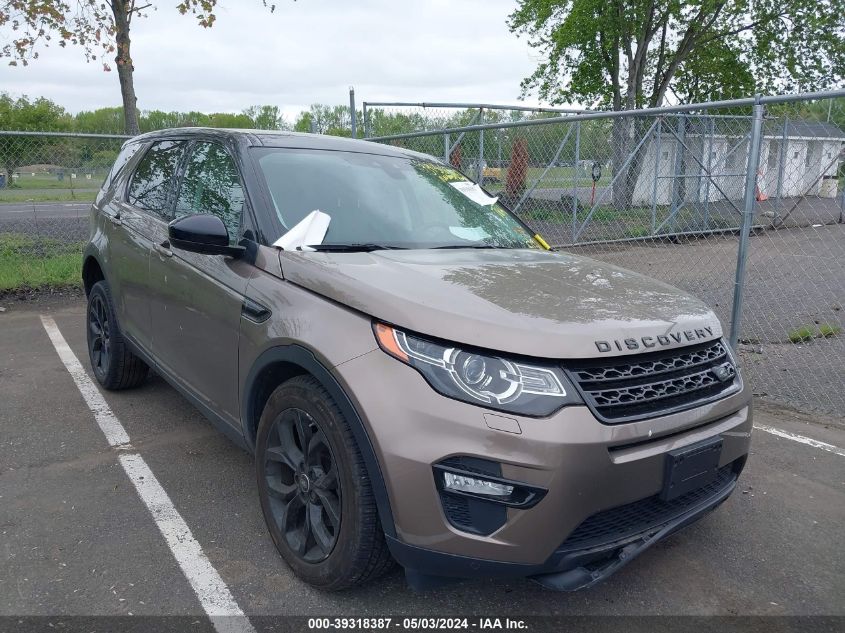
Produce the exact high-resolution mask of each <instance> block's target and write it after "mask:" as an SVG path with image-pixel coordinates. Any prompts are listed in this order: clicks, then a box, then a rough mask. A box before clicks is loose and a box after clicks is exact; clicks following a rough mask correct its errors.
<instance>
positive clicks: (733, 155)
mask: <svg viewBox="0 0 845 633" xmlns="http://www.w3.org/2000/svg"><path fill="white" fill-rule="evenodd" d="M707 118H708V117H696V118H695V122H694V124H693V125H691V126H690V127H691V128H692V129H693V130H694V131H692V132H690V131H685V132H686V133H685V134H684V136H683V139H684V145H686V147H687V148H688V151H687V153H686V156H685V157H684V158H685V160H684V161H683V164H681V163H680V156H678V154H677V153H678V150H679V148H681V147H682V145H681V144H680V142H679V141H678V139H677V138H676V137H675V136H674V135H673V134H671V133H666V132H662V133H661V134H660V135H659V137H658V135H657V134H653V139H652V140H651V141H650V142H649V143H648V146H647V148H646V153H645V156H644V158H643V165H642V169H641V171H640V175H639V178H638V179H637V185H636V187H635V189H634V204H637V205H651V204H653V203H654V202H656V204H659V205H669V204H671V201H672V199H673V197H675V196H677V195H680V194H679V192H680V191H683V192H684V199H685V200H686V201H688V202H704V201H705V200H708V201H711V202H712V201H716V200H724V199H728V200H741V199H742V198H743V196H744V192H745V175H746V171H747V165H748V145H749V140H748V134H747V132H746V134H742V133H741V131H744V130H748V129H750V127H751V125H750V120H748V119H729V120H728V122H719V121H718V119H717V122H716V124H715V125H707V124H706V123H705V122H704V121H703V120H705V119H707ZM739 121H743V123H742V124H738V122H739ZM744 121H747V123H745V122H744ZM673 127H674V126H673ZM708 127H709V128H710V133H707V131H706V130H707V128H708ZM843 150H845V132H843V131H842V130H841V129H840V128H839V127H837V126H836V125H833V124H832V123H824V122H815V121H805V120H800V119H799V120H786V121H784V120H783V119H780V120H772V121H767V122H766V123H765V126H764V129H763V140H762V144H761V147H760V164H759V168H758V174H759V179H758V182H759V190H760V193H762V194H764V195H766V196H768V197H770V198H774V197H782V198H789V197H800V196H822V197H829V198H833V197H835V196H836V194H837V180H836V174H837V172H838V169H839V165H840V163H841V161H842V160H843V158H845V156H843ZM707 172H709V173H710V174H711V175H712V178H708V177H707V175H706V174H707ZM681 183H683V185H681Z"/></svg>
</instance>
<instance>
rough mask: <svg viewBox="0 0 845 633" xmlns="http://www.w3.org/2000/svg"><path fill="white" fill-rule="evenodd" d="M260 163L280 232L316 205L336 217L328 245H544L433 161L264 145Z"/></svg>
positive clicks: (500, 208) (461, 178)
mask: <svg viewBox="0 0 845 633" xmlns="http://www.w3.org/2000/svg"><path fill="white" fill-rule="evenodd" d="M256 151H257V152H258V155H259V158H258V164H259V167H260V171H261V173H262V175H263V176H264V180H265V182H266V185H267V187H268V189H269V191H270V197H271V199H272V201H273V205H274V206H275V212H276V219H277V220H278V224H279V225H280V226H279V235H277V236H276V237H280V236H281V235H282V234H284V233H285V232H286V231H288V230H290V229H291V228H292V227H294V226H295V225H296V224H297V223H299V222H300V221H301V220H302V219H303V218H305V216H307V215H308V214H309V213H311V212H312V211H314V210H319V211H322V212H323V213H327V214H328V215H329V216H330V217H331V222H330V223H329V228H328V231H327V233H326V235H325V237H324V238H323V241H322V244H323V245H326V246H329V245H332V244H336V245H360V244H369V245H378V246H379V247H385V248H444V247H445V248H449V247H454V248H459V247H468V248H486V247H494V248H541V246H540V245H539V244H538V242H537V241H536V240H534V239H533V238H532V236H531V235H530V234H529V233H528V231H527V230H526V229H525V228H524V227H523V226H522V224H520V222H518V221H517V220H516V219H515V218H514V217H513V216H512V215H511V214H510V213H509V212H508V211H507V210H506V209H505V208H504V207H503V206H502V205H500V204H498V203H497V202H494V199H493V198H489V197H488V196H487V195H486V194H484V192H482V191H481V190H480V189H478V188H477V187H475V186H474V185H473V184H472V183H471V182H469V181H468V180H467V179H466V178H465V177H464V176H463V175H461V174H460V173H459V172H457V171H455V170H454V169H452V168H450V167H447V166H445V165H442V164H439V163H436V162H434V161H429V160H424V159H416V158H405V157H395V156H378V155H374V154H362V153H354V152H339V151H326V150H300V149H278V148H261V149H258V150H256Z"/></svg>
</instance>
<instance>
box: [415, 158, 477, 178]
mask: <svg viewBox="0 0 845 633" xmlns="http://www.w3.org/2000/svg"><path fill="white" fill-rule="evenodd" d="M419 165H420V167H421V168H422V169H425V170H426V171H430V172H431V173H433V174H434V175H435V176H437V177H438V178H440V180H442V181H443V182H461V181H464V180H467V179H466V178H464V176H463V175H462V174H461V173H460V172H458V171H456V170H454V169H451V168H449V167H446V166H445V165H438V164H437V163H429V162H427V161H420V163H419Z"/></svg>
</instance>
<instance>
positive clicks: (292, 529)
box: [256, 376, 393, 591]
mask: <svg viewBox="0 0 845 633" xmlns="http://www.w3.org/2000/svg"><path fill="white" fill-rule="evenodd" d="M256 475H257V478H258V495H259V499H260V501H261V509H262V511H263V513H264V520H265V521H266V523H267V528H268V529H269V531H270V536H271V537H272V539H273V542H274V543H275V545H276V549H278V550H279V553H280V554H281V555H282V558H284V559H285V562H287V564H288V565H289V566H290V567H291V569H292V570H293V572H294V573H295V574H296V575H297V576H298V577H299V578H300V579H302V580H304V581H305V582H307V583H309V584H310V585H313V586H314V587H317V588H319V589H323V590H326V591H339V590H341V589H347V588H349V587H353V586H356V585H360V584H363V583H365V582H367V581H369V580H372V579H374V578H377V577H378V576H381V575H382V574H383V573H384V572H386V571H387V570H389V569H390V568H391V567H392V566H393V559H392V557H391V556H390V552H389V551H388V549H387V544H386V543H385V540H384V533H383V532H382V529H381V523H380V522H379V517H378V510H377V508H376V501H375V497H374V495H373V490H372V485H371V483H370V480H369V477H368V475H367V470H366V467H365V466H364V460H363V458H362V456H361V452H360V450H358V445H357V444H356V442H355V438H354V437H353V435H352V431H351V430H350V428H349V424H348V423H347V421H346V419H345V418H344V416H343V414H342V413H341V411H340V409H339V408H338V406H337V404H336V403H335V402H334V400H333V399H332V398H331V396H330V395H329V393H328V392H327V391H326V389H325V388H324V387H323V386H322V385H321V384H320V383H319V382H318V381H317V380H316V379H315V378H314V377H312V376H297V377H295V378H292V379H290V380H288V381H287V382H285V383H283V384H282V385H280V386H279V387H277V388H276V390H275V391H274V392H273V393H272V394H271V395H270V398H269V400H268V401H267V405H266V406H265V407H264V412H263V413H262V415H261V420H260V421H259V426H258V436H257V438H256Z"/></svg>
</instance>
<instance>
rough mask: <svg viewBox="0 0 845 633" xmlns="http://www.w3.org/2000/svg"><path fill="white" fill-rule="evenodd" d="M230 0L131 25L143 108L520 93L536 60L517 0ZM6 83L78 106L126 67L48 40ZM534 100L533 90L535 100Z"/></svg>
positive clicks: (102, 95)
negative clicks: (270, 1)
mask: <svg viewBox="0 0 845 633" xmlns="http://www.w3.org/2000/svg"><path fill="white" fill-rule="evenodd" d="M275 2H276V10H275V12H274V13H272V14H271V13H270V12H269V11H268V10H267V9H264V8H263V7H262V6H261V2H260V1H259V0H237V2H236V1H235V0H221V4H220V6H219V7H218V10H217V11H216V13H217V22H216V23H215V25H214V27H213V28H212V29H203V28H201V27H199V26H198V25H197V24H196V23H195V21H194V20H193V19H192V18H190V17H189V16H180V15H179V14H178V12H177V11H176V10H175V9H173V8H171V7H170V5H169V4H166V3H159V5H160V6H159V8H158V10H156V11H150V13H149V15H148V17H147V18H144V19H136V20H135V23H134V25H133V33H132V56H133V59H134V60H135V87H136V91H137V94H138V104H139V106H140V107H141V108H142V109H145V110H149V109H159V110H200V111H204V112H213V111H240V110H242V109H243V108H245V107H248V106H250V105H253V104H273V105H278V106H280V107H281V108H282V109H283V110H284V111H285V112H286V113H287V114H288V115H289V116H291V115H292V114H294V113H296V112H298V111H299V110H302V109H304V108H307V106H308V105H309V104H311V103H317V102H320V103H329V104H337V103H347V102H348V89H349V86H351V85H354V86H355V89H356V96H357V98H358V101H359V102H360V101H362V100H367V101H377V100H404V101H469V102H503V103H513V102H515V101H516V100H517V97H518V94H519V82H520V80H521V79H522V78H523V77H525V76H526V75H528V74H530V72H531V71H532V70H533V68H534V66H535V64H536V60H535V58H534V57H533V52H532V51H531V49H530V48H529V47H528V46H527V45H526V43H525V42H524V41H523V40H518V39H517V38H516V37H515V36H513V35H512V34H511V33H510V32H509V31H508V28H507V26H506V23H505V22H506V18H507V15H508V13H510V11H512V10H513V8H514V6H515V2H513V0H461V1H460V2H456V1H454V0H426V1H424V0H414V1H411V0H355V2H348V1H343V0H298V1H297V2H292V1H291V0H275ZM0 86H2V89H3V90H5V91H9V92H12V93H16V94H28V95H30V96H41V95H43V96H46V97H48V98H50V99H53V100H55V101H57V102H58V103H60V104H62V105H64V106H65V107H66V108H67V109H69V110H70V111H72V112H76V111H79V110H89V109H94V108H98V107H103V106H111V105H118V104H119V103H120V92H119V87H118V81H117V73H116V72H114V71H113V72H110V73H104V72H103V71H102V67H101V66H100V64H98V63H91V64H86V63H85V60H84V58H83V56H82V52H81V50H80V49H78V48H72V47H69V48H67V49H61V48H58V47H50V48H48V49H42V50H41V57H40V59H38V60H36V61H34V62H32V63H31V64H30V65H29V66H28V67H20V66H19V67H7V66H0ZM531 103H534V102H531Z"/></svg>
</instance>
